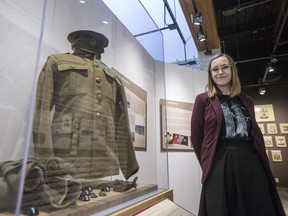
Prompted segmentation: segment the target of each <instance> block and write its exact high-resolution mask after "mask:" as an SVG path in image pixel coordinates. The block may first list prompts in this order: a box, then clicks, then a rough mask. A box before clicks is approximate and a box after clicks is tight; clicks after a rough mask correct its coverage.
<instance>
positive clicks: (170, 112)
mask: <svg viewBox="0 0 288 216" xmlns="http://www.w3.org/2000/svg"><path fill="white" fill-rule="evenodd" d="M192 109H193V104H192V103H185V102H180V101H172V100H165V99H160V111H161V112H160V122H161V124H160V126H161V131H162V136H161V151H167V150H168V151H193V147H192V143H191V141H190V138H189V136H190V127H191V126H190V123H191V122H190V120H191V115H192Z"/></svg>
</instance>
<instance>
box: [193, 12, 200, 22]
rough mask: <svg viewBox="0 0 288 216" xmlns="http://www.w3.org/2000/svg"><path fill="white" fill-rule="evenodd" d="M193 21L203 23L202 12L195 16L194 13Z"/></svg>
mask: <svg viewBox="0 0 288 216" xmlns="http://www.w3.org/2000/svg"><path fill="white" fill-rule="evenodd" d="M192 23H193V24H194V25H201V24H202V15H201V13H200V12H196V13H195V17H193V15H192Z"/></svg>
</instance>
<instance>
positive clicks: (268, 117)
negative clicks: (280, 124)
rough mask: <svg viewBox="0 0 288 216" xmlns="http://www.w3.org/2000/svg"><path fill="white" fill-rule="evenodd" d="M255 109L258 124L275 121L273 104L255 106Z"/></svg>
mask: <svg viewBox="0 0 288 216" xmlns="http://www.w3.org/2000/svg"><path fill="white" fill-rule="evenodd" d="M254 108H255V115H256V116H255V117H256V121H257V122H271V121H275V115H274V109H273V105H272V104H264V105H255V106H254Z"/></svg>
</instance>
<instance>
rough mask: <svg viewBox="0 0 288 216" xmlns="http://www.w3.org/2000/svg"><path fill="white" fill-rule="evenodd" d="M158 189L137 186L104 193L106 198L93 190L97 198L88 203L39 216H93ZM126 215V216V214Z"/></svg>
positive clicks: (42, 213) (151, 186)
mask: <svg viewBox="0 0 288 216" xmlns="http://www.w3.org/2000/svg"><path fill="white" fill-rule="evenodd" d="M157 189H158V187H157V185H151V184H149V185H148V184H137V189H135V188H132V189H130V190H129V191H126V192H114V191H110V192H106V194H107V196H105V197H101V196H99V195H98V194H99V192H100V191H99V190H93V192H94V193H95V194H97V195H98V197H97V198H90V201H77V202H76V204H74V205H71V206H69V207H67V208H64V209H61V210H53V211H40V213H39V215H40V216H46V215H49V216H51V215H54V216H56V215H57V216H59V215H61V216H62V215H63V216H65V215H69V216H80V215H93V214H96V213H101V211H104V210H106V209H108V208H111V207H114V206H117V205H120V204H122V203H124V202H127V201H129V200H132V199H135V198H137V197H140V196H143V195H145V194H148V193H150V192H153V191H156V190H157ZM126 215H127V214H126Z"/></svg>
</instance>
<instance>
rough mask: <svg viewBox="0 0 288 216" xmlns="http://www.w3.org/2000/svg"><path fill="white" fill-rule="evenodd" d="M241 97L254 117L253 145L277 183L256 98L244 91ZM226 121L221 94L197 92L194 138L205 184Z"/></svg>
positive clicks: (192, 131) (193, 143) (270, 175)
mask: <svg viewBox="0 0 288 216" xmlns="http://www.w3.org/2000/svg"><path fill="white" fill-rule="evenodd" d="M239 98H240V101H241V102H242V104H243V106H244V107H245V108H246V109H247V111H248V113H249V115H250V116H251V135H252V137H253V140H254V146H253V147H254V148H255V149H256V151H257V152H258V153H259V156H260V159H261V162H262V163H263V165H264V168H265V169H266V171H267V174H268V176H269V178H270V180H271V182H272V184H273V185H275V181H274V178H273V175H272V172H271V169H270V165H269V159H268V157H267V154H266V150H265V145H264V139H263V135H262V133H261V130H260V128H259V126H258V124H257V122H256V119H255V111H254V105H253V101H252V98H251V97H249V96H248V95H246V94H244V93H241V94H240V95H239ZM222 120H223V114H222V110H221V105H220V101H219V98H218V97H217V96H215V97H211V98H210V97H208V94H207V92H205V93H202V94H199V95H197V97H196V100H195V103H194V107H193V113H192V119H191V137H190V139H191V142H192V145H193V148H194V151H195V154H196V156H197V159H198V161H199V163H200V165H201V168H202V172H203V173H202V183H204V182H205V181H206V180H207V178H208V176H209V174H210V170H211V167H212V165H213V161H214V157H215V152H216V146H217V141H218V138H219V135H220V130H221V126H222Z"/></svg>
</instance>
